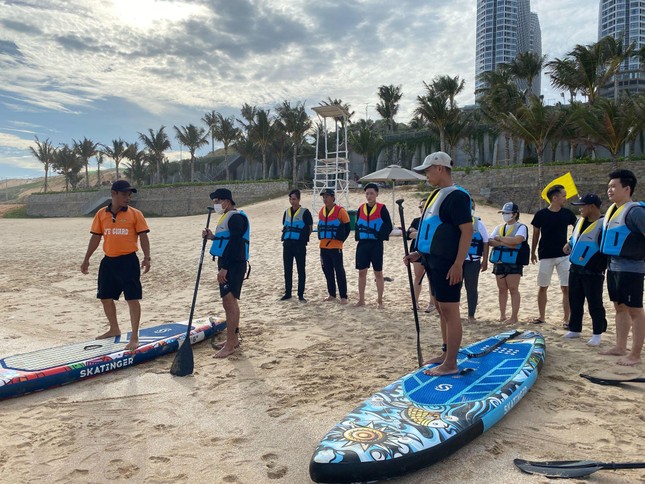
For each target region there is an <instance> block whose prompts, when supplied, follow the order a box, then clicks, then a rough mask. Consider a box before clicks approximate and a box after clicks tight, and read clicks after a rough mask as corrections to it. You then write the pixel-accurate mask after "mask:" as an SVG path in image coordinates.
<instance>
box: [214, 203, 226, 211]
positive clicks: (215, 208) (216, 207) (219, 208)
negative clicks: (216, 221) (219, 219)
mask: <svg viewBox="0 0 645 484" xmlns="http://www.w3.org/2000/svg"><path fill="white" fill-rule="evenodd" d="M213 210H215V213H222V212H223V211H224V209H223V208H222V204H221V203H214V204H213Z"/></svg>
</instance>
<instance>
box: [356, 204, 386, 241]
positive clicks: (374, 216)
mask: <svg viewBox="0 0 645 484" xmlns="http://www.w3.org/2000/svg"><path fill="white" fill-rule="evenodd" d="M382 209H383V204H382V203H376V205H374V207H372V209H371V210H372V212H371V213H370V212H368V211H369V210H370V208H369V207H368V206H367V203H364V204H362V205H361V206H360V207H358V217H357V220H356V230H357V239H358V240H381V238H380V237H379V230H381V227H382V226H383V218H382V217H381V211H382Z"/></svg>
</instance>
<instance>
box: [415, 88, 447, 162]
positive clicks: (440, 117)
mask: <svg viewBox="0 0 645 484" xmlns="http://www.w3.org/2000/svg"><path fill="white" fill-rule="evenodd" d="M423 84H424V85H425V87H426V90H427V93H426V95H425V96H417V107H416V108H415V109H414V115H415V116H421V117H422V118H424V119H425V121H426V122H427V123H428V127H429V128H431V129H432V128H435V129H436V130H437V131H438V132H439V149H440V150H441V151H446V124H448V122H449V120H450V116H451V113H450V107H449V106H448V97H447V96H444V95H441V94H438V93H437V92H435V91H434V90H433V89H432V87H431V86H429V85H428V84H426V83H425V82H424V83H423Z"/></svg>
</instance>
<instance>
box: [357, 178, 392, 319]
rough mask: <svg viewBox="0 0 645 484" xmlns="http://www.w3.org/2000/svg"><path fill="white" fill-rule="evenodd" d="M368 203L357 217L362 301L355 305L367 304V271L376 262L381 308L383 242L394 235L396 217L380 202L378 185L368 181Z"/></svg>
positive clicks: (366, 193) (358, 264)
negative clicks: (393, 224) (393, 218)
mask: <svg viewBox="0 0 645 484" xmlns="http://www.w3.org/2000/svg"><path fill="white" fill-rule="evenodd" d="M363 191H364V192H365V199H366V200H367V203H364V204H362V205H361V206H360V207H358V215H357V217H356V228H355V233H354V236H355V239H356V240H357V241H358V244H357V245H356V269H357V270H358V302H357V303H356V304H355V306H357V307H358V306H365V286H366V285H367V270H368V269H369V268H370V264H371V265H372V269H374V279H375V280H376V292H377V300H376V304H377V308H378V309H383V289H384V286H385V282H384V280H383V241H384V240H388V239H389V238H390V232H392V219H391V218H390V213H389V212H388V211H387V207H386V206H385V205H383V204H382V203H378V202H377V201H376V198H377V197H378V185H377V184H376V183H368V184H367V185H365V188H363Z"/></svg>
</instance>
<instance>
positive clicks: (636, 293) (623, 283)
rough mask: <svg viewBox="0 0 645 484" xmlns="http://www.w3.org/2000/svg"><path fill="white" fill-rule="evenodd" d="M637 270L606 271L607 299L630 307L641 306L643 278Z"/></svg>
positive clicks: (643, 275)
mask: <svg viewBox="0 0 645 484" xmlns="http://www.w3.org/2000/svg"><path fill="white" fill-rule="evenodd" d="M644 278H645V274H640V273H638V272H616V271H607V292H608V293H609V300H610V301H613V302H615V303H616V304H624V305H625V306H627V307H630V308H642V307H643V279H644Z"/></svg>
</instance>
